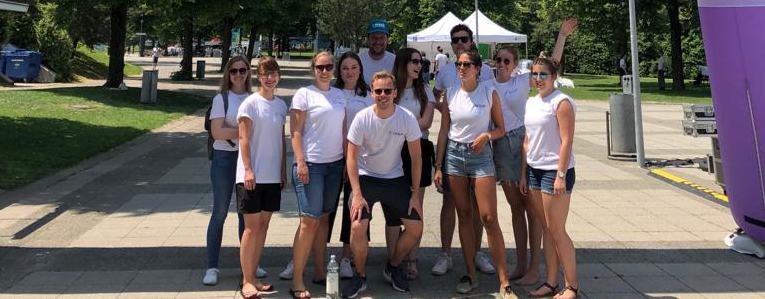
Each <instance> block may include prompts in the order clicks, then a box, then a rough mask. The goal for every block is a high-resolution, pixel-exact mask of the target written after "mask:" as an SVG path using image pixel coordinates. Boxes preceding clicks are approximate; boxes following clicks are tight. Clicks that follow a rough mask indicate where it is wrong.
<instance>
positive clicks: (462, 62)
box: [454, 61, 476, 68]
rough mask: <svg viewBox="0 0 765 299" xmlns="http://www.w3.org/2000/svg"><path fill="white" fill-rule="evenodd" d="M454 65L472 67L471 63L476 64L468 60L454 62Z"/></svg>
mask: <svg viewBox="0 0 765 299" xmlns="http://www.w3.org/2000/svg"><path fill="white" fill-rule="evenodd" d="M454 65H456V66H457V68H467V67H470V66H471V65H476V64H475V63H472V62H468V61H457V62H455V63H454Z"/></svg>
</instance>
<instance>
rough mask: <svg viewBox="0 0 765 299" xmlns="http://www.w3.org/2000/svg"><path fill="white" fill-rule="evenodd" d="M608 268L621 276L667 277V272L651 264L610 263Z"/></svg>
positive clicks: (607, 265)
mask: <svg viewBox="0 0 765 299" xmlns="http://www.w3.org/2000/svg"><path fill="white" fill-rule="evenodd" d="M606 267H608V268H609V269H611V271H613V272H614V273H616V275H619V276H665V275H667V273H666V272H664V271H663V270H661V268H659V267H657V266H656V265H654V264H649V263H634V264H628V263H608V264H606Z"/></svg>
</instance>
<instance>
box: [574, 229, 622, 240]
mask: <svg viewBox="0 0 765 299" xmlns="http://www.w3.org/2000/svg"><path fill="white" fill-rule="evenodd" d="M568 235H569V237H571V240H573V241H574V242H612V241H615V240H614V238H613V237H611V236H610V235H608V234H606V233H605V232H577V231H569V232H568Z"/></svg>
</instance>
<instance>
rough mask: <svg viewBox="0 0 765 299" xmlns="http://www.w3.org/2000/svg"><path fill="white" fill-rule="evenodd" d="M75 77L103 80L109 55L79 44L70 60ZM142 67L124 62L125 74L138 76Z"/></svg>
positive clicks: (107, 71)
mask: <svg viewBox="0 0 765 299" xmlns="http://www.w3.org/2000/svg"><path fill="white" fill-rule="evenodd" d="M72 71H73V73H74V75H75V78H77V79H78V80H81V79H91V80H103V79H106V75H107V74H108V73H109V55H108V53H106V52H105V51H96V50H91V49H88V48H87V47H84V46H80V47H78V48H77V53H76V54H75V55H74V60H73V61H72ZM142 72H143V68H141V67H140V66H137V65H134V64H130V63H125V76H140V75H141V73H142Z"/></svg>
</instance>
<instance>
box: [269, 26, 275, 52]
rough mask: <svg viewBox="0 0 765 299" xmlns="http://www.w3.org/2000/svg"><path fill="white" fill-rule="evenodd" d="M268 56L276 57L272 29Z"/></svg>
mask: <svg viewBox="0 0 765 299" xmlns="http://www.w3.org/2000/svg"><path fill="white" fill-rule="evenodd" d="M268 56H271V57H275V56H274V30H273V29H271V32H269V34H268Z"/></svg>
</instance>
